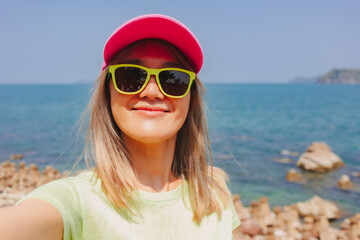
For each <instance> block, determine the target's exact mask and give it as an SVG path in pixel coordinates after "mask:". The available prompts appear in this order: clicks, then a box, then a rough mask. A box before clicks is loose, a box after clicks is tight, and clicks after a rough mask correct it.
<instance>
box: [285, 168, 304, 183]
mask: <svg viewBox="0 0 360 240" xmlns="http://www.w3.org/2000/svg"><path fill="white" fill-rule="evenodd" d="M300 180H301V175H300V174H299V173H297V172H296V170H295V169H293V168H292V169H290V170H289V171H288V173H287V174H286V181H288V182H297V181H300Z"/></svg>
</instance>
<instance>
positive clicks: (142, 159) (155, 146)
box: [123, 135, 181, 192]
mask: <svg viewBox="0 0 360 240" xmlns="http://www.w3.org/2000/svg"><path fill="white" fill-rule="evenodd" d="M123 139H124V143H125V146H126V148H127V150H128V152H129V155H130V160H131V164H132V168H133V170H134V173H135V176H136V180H137V183H136V186H137V187H138V188H139V189H140V190H144V191H148V192H166V191H170V190H172V189H175V188H176V187H177V186H179V185H180V184H181V180H180V179H177V178H176V177H175V176H174V174H173V173H172V171H171V165H172V162H173V158H174V153H175V143H176V136H174V137H172V138H170V139H168V140H165V141H161V142H151V143H144V142H139V141H137V140H135V139H132V138H129V137H127V136H125V135H123Z"/></svg>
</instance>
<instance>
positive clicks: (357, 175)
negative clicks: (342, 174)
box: [351, 172, 360, 177]
mask: <svg viewBox="0 0 360 240" xmlns="http://www.w3.org/2000/svg"><path fill="white" fill-rule="evenodd" d="M351 176H353V177H360V172H353V173H351Z"/></svg>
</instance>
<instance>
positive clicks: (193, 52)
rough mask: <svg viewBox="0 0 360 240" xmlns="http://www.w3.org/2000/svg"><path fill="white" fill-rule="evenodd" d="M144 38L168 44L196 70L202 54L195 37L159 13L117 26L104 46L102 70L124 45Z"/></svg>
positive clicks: (200, 62) (201, 61)
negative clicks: (174, 47) (177, 50)
mask: <svg viewBox="0 0 360 240" xmlns="http://www.w3.org/2000/svg"><path fill="white" fill-rule="evenodd" d="M146 38H157V39H161V40H165V41H168V42H170V43H172V44H173V45H175V46H176V47H177V48H178V49H179V50H180V51H181V52H182V53H183V54H184V56H185V57H186V58H187V59H188V61H189V63H190V65H191V66H192V67H193V69H194V71H195V72H196V73H198V72H199V71H200V69H201V67H202V64H203V53H202V50H201V46H200V43H199V41H198V40H197V39H196V37H195V35H194V34H193V33H192V32H191V31H190V30H189V29H188V28H187V27H186V26H185V25H184V24H182V23H181V22H179V21H178V20H176V19H174V18H171V17H168V16H165V15H160V14H148V15H142V16H139V17H136V18H133V19H131V20H129V21H127V22H126V23H124V24H123V25H121V26H120V27H119V28H118V29H117V30H116V31H115V32H114V33H113V34H112V35H111V36H110V38H109V39H108V41H107V42H106V44H105V48H104V64H103V67H102V70H103V69H104V68H105V67H106V66H107V65H108V64H109V62H110V61H111V60H112V59H113V58H114V57H115V56H116V54H117V53H118V52H119V51H121V50H122V49H123V48H125V47H126V46H127V45H129V44H131V43H133V42H136V41H138V40H141V39H146Z"/></svg>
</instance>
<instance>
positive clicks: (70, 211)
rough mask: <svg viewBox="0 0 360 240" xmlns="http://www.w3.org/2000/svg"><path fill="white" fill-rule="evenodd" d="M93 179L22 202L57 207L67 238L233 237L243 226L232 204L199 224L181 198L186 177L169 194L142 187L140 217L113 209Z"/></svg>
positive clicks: (81, 178) (55, 186) (58, 185)
mask: <svg viewBox="0 0 360 240" xmlns="http://www.w3.org/2000/svg"><path fill="white" fill-rule="evenodd" d="M95 179H96V177H95V174H94V173H93V172H84V173H81V174H79V175H78V176H76V177H68V178H65V179H60V180H57V181H54V182H51V183H48V184H46V185H43V186H41V187H40V188H38V189H36V190H34V191H33V192H31V193H30V194H29V195H27V196H26V197H25V198H24V199H22V200H21V201H24V200H25V199H29V198H40V199H43V200H45V201H47V202H49V203H50V204H52V205H53V206H54V207H55V208H57V210H58V211H59V212H60V214H61V216H62V218H63V223H64V240H70V239H71V240H79V239H84V240H85V239H86V240H91V239H96V240H99V239H119V240H120V239H121V240H145V239H146V240H150V239H151V240H162V239H166V240H168V239H182V240H184V239H187V240H188V239H196V240H199V239H206V240H211V239H221V240H226V239H229V240H230V239H232V230H233V229H235V228H236V227H238V226H239V225H240V220H239V218H238V216H237V214H236V211H235V208H234V206H233V205H231V206H230V207H228V208H226V209H223V211H222V215H221V218H218V217H217V215H216V213H213V214H211V215H209V216H206V217H205V218H204V219H203V220H202V222H201V224H200V225H198V224H195V223H194V222H193V221H192V217H193V213H192V211H191V209H190V207H189V206H190V205H189V204H188V203H186V202H188V201H187V200H186V199H187V198H186V197H185V198H183V197H182V195H183V194H184V193H185V196H187V193H188V184H187V183H186V181H184V183H183V184H182V185H181V186H180V187H178V188H176V189H174V190H171V191H168V192H161V193H150V192H144V191H138V196H139V199H140V202H141V204H140V212H141V216H137V217H132V218H130V217H129V215H127V211H121V210H119V209H116V208H115V207H114V205H113V204H112V203H111V202H110V201H109V200H108V199H107V197H106V196H105V194H104V193H103V191H102V189H101V180H98V181H97V182H96V181H95ZM183 199H184V200H183ZM21 201H20V202H21ZM131 219H132V220H131Z"/></svg>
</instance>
